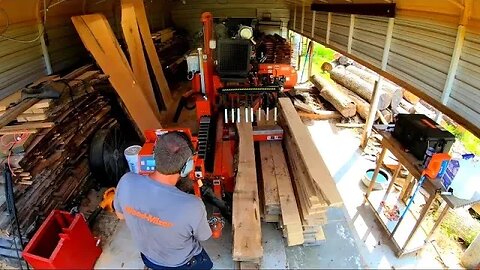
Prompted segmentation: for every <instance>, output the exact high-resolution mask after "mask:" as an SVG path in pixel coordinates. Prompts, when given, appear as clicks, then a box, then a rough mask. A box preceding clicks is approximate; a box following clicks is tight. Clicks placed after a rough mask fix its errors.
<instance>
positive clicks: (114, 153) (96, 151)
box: [88, 126, 128, 187]
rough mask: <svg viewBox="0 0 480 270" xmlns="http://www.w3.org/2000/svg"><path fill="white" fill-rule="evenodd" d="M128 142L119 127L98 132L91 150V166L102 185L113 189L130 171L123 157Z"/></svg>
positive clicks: (93, 173)
mask: <svg viewBox="0 0 480 270" xmlns="http://www.w3.org/2000/svg"><path fill="white" fill-rule="evenodd" d="M125 148H126V140H125V137H124V136H123V134H122V131H121V130H120V128H119V127H118V126H114V127H112V128H109V129H101V130H98V131H97V132H96V133H95V135H94V136H93V138H92V142H91V144H90V149H89V156H88V160H89V164H90V171H91V172H92V175H93V176H94V177H95V179H97V181H99V182H100V183H101V184H102V185H105V186H108V187H112V186H116V185H117V184H118V181H119V180H120V178H121V177H122V176H123V175H124V174H125V173H126V172H127V171H128V164H127V161H126V160H125V157H124V156H123V151H124V150H125Z"/></svg>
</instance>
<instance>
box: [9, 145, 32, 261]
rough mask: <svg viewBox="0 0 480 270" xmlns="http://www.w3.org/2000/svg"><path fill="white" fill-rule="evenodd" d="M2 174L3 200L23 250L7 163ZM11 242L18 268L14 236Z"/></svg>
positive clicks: (18, 254) (20, 259) (10, 175)
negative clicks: (13, 246) (3, 179)
mask: <svg viewBox="0 0 480 270" xmlns="http://www.w3.org/2000/svg"><path fill="white" fill-rule="evenodd" d="M12 147H13V146H12ZM3 176H4V178H5V202H6V204H7V211H8V213H9V214H10V215H11V216H12V219H13V221H14V224H15V226H16V227H17V228H16V231H17V236H18V241H19V242H20V247H21V248H22V249H21V250H23V249H24V246H23V240H22V239H23V237H22V232H21V231H20V222H19V221H18V216H17V207H16V206H15V194H14V191H13V180H12V172H11V171H10V167H9V165H8V164H7V163H5V164H4V171H3ZM13 243H14V245H15V250H16V253H17V258H18V263H19V264H20V269H23V267H22V257H21V256H20V253H19V252H18V251H19V248H18V245H17V241H16V240H15V237H14V238H13ZM26 266H27V269H28V270H29V269H30V268H29V266H28V263H27V264H26Z"/></svg>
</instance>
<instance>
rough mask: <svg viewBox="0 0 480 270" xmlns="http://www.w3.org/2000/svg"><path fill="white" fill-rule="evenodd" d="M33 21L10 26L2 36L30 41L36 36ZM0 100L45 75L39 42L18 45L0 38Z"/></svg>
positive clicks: (35, 25)
mask: <svg viewBox="0 0 480 270" xmlns="http://www.w3.org/2000/svg"><path fill="white" fill-rule="evenodd" d="M38 34H39V32H38V28H37V23H36V22H35V21H30V22H24V23H20V24H11V25H10V26H9V27H8V30H7V31H6V32H5V33H4V34H3V35H5V36H7V37H10V38H15V39H19V40H32V39H35V38H36V37H37V36H38ZM0 58H1V59H2V61H1V63H2V64H1V65H0V99H1V98H4V97H7V96H9V95H10V94H11V93H13V92H14V91H16V90H18V89H20V88H21V87H23V86H25V85H27V84H29V83H31V82H32V81H33V80H35V79H38V78H39V77H41V76H43V75H46V69H45V63H44V61H43V54H42V48H41V46H40V41H38V40H37V41H35V42H32V43H19V42H15V41H11V40H6V39H4V38H2V37H0Z"/></svg>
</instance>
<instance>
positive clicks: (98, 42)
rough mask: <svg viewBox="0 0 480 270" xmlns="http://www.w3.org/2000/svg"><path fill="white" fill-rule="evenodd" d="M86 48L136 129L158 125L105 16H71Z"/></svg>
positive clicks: (157, 120) (159, 126)
mask: <svg viewBox="0 0 480 270" xmlns="http://www.w3.org/2000/svg"><path fill="white" fill-rule="evenodd" d="M72 22H73V24H74V26H75V28H76V30H77V32H78V33H79V35H80V38H81V40H82V42H83V44H84V45H85V47H86V48H87V49H88V50H89V51H90V52H91V53H92V54H93V56H94V58H95V60H96V61H97V63H98V64H99V66H100V67H101V68H102V70H103V72H104V73H105V74H107V75H109V81H110V83H111V84H112V86H113V87H114V88H115V90H116V91H117V93H118V95H119V96H120V98H121V100H122V101H123V103H124V104H125V106H126V108H127V110H128V113H129V114H130V116H131V118H132V119H133V120H134V122H135V123H136V125H137V127H138V129H140V130H146V129H151V128H161V123H160V119H159V118H158V117H157V115H156V113H155V112H154V110H153V109H152V108H151V107H150V103H149V101H148V100H147V97H146V96H145V95H144V94H143V91H142V88H141V87H140V84H138V83H137V82H136V80H135V77H134V75H133V72H132V70H131V69H130V67H129V65H128V61H127V59H126V57H125V54H124V53H123V51H122V50H121V48H120V45H119V44H118V41H117V39H116V37H115V35H114V34H113V31H112V29H111V28H110V25H109V24H108V21H107V19H106V18H105V16H104V15H101V14H91V15H83V16H74V17H72Z"/></svg>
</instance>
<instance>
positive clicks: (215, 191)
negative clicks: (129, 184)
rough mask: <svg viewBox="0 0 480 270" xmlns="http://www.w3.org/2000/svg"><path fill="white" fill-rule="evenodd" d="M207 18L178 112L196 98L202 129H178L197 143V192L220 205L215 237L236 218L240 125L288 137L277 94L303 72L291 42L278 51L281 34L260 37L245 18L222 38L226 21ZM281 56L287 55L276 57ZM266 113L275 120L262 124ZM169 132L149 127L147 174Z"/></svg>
mask: <svg viewBox="0 0 480 270" xmlns="http://www.w3.org/2000/svg"><path fill="white" fill-rule="evenodd" d="M201 22H202V24H203V47H202V48H198V49H197V50H196V51H195V54H191V55H190V56H188V57H187V61H188V62H189V66H191V64H192V63H191V62H192V59H193V65H192V66H194V68H190V67H189V70H190V72H189V77H190V79H191V84H192V88H191V90H190V91H188V92H187V93H186V94H184V96H183V97H182V100H181V102H180V105H179V107H178V109H177V112H176V114H175V117H174V122H176V121H177V120H178V118H179V115H180V113H181V111H182V109H184V107H185V105H186V104H187V103H192V102H194V104H195V106H194V108H196V117H197V121H198V133H197V134H196V135H193V134H192V133H191V131H190V130H189V129H186V128H175V129H174V130H175V131H181V132H184V133H185V134H186V135H187V136H188V137H189V138H190V139H191V141H192V143H193V146H194V148H195V150H196V154H195V157H194V169H193V171H192V172H191V173H190V179H192V180H193V191H192V192H193V193H194V194H195V195H196V196H198V197H201V198H202V199H204V200H205V201H207V202H209V203H211V204H212V205H214V206H215V209H214V212H213V215H212V217H211V218H210V221H209V222H210V223H211V226H212V225H213V226H212V227H217V228H218V231H214V235H213V236H214V237H220V235H221V228H223V224H224V223H223V222H224V221H225V220H227V221H231V202H232V194H233V192H234V188H235V175H236V168H235V161H234V160H235V154H236V151H237V145H238V135H237V132H236V124H237V123H239V122H243V121H245V122H251V123H252V125H253V137H254V141H267V140H282V138H283V130H282V129H281V128H280V127H279V126H278V125H276V121H277V117H278V112H277V99H278V96H279V95H281V93H282V92H283V91H286V90H288V89H291V88H293V86H294V85H295V84H296V81H297V73H296V70H295V69H294V68H293V67H292V66H291V65H290V60H289V57H290V53H291V52H290V49H288V48H289V47H288V46H289V45H288V44H286V46H287V47H286V46H283V47H282V48H283V49H281V51H280V52H279V53H278V54H276V52H275V46H276V45H275V42H274V41H275V40H277V41H279V42H281V43H287V41H286V40H285V39H283V38H281V37H280V36H278V35H276V36H271V35H270V36H268V37H267V38H264V39H262V40H261V41H260V42H259V41H258V40H257V41H255V39H254V34H255V30H254V27H252V26H250V25H243V24H240V23H239V24H237V25H235V26H234V27H233V28H234V29H233V30H231V29H230V30H229V31H226V32H229V33H232V32H233V33H234V34H231V35H229V36H227V37H225V35H223V37H219V36H220V35H215V33H214V28H215V29H218V25H219V24H221V25H220V26H224V25H225V23H223V24H222V23H217V24H214V18H213V16H212V14H211V13H209V12H205V13H203V14H202V16H201ZM230 24H231V23H230ZM277 47H278V46H277ZM285 47H286V48H287V49H285ZM286 54H287V55H286ZM275 57H277V58H281V57H283V58H281V59H280V60H278V59H277V60H278V61H272V59H275ZM282 61H283V62H282ZM272 62H273V63H272ZM190 109H193V108H190ZM262 115H263V116H262ZM261 117H264V118H265V119H263V121H265V120H268V122H269V123H270V125H262V126H257V124H256V123H257V122H259V121H261V119H260V118H261ZM165 131H166V130H148V131H146V132H145V135H146V136H145V137H146V143H145V145H144V146H143V148H142V150H141V152H140V154H139V159H140V164H141V165H140V172H141V173H144V174H148V173H149V172H151V171H153V169H154V166H153V165H154V164H153V163H154V159H153V146H154V143H155V140H156V138H157V136H159V135H160V134H162V133H163V132H165ZM167 131H168V130H167ZM216 225H218V226H216Z"/></svg>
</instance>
